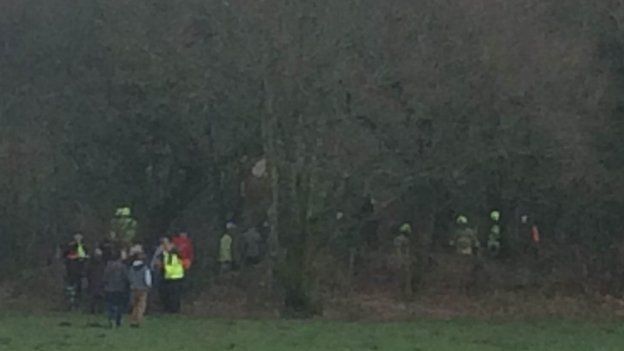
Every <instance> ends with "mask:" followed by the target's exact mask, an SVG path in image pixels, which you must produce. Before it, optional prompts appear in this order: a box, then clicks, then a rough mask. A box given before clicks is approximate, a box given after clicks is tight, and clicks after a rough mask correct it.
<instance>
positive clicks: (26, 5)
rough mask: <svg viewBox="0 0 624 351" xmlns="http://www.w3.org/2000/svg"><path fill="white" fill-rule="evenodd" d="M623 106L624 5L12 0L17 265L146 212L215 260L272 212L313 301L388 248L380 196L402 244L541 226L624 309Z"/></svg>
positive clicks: (1, 36)
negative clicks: (369, 207) (370, 224)
mask: <svg viewBox="0 0 624 351" xmlns="http://www.w3.org/2000/svg"><path fill="white" fill-rule="evenodd" d="M623 94H624V3H622V2H620V1H611V0H605V1H597V2H594V1H581V0H570V1H555V0H539V1H538V0H513V1H495V0H476V1H451V0H418V1H414V0H392V1H378V0H341V1H326V0H306V1H285V0H264V1H242V0H219V1H213V0H150V1H110V0H107V1H103V0H90V1H68V0H4V1H1V2H0V134H1V136H0V162H1V164H2V167H0V238H1V242H2V244H1V245H0V262H1V263H2V264H1V265H0V267H2V269H10V270H15V269H16V268H20V267H31V266H36V265H41V264H43V263H44V262H45V260H46V259H47V258H48V257H49V256H50V252H51V251H53V248H54V245H55V244H56V243H59V242H63V241H64V240H67V239H68V238H69V236H70V235H71V233H72V232H74V231H77V230H81V231H83V232H85V233H86V234H87V235H88V236H90V237H91V238H95V237H97V236H100V235H104V233H106V230H107V229H106V225H107V223H108V221H109V220H110V218H111V216H112V215H113V211H114V209H115V208H116V207H117V206H119V205H123V204H128V205H131V206H132V207H133V209H134V212H135V214H136V217H137V219H138V220H139V223H140V225H139V231H140V236H141V237H142V238H143V239H144V240H153V239H155V238H156V237H158V236H159V235H162V234H164V233H167V232H168V231H171V230H174V229H175V228H177V227H180V226H185V227H187V228H188V229H189V231H190V232H191V233H192V235H193V236H194V238H195V240H196V242H197V243H198V246H199V247H198V251H199V252H200V253H203V257H204V258H203V259H204V260H205V262H206V263H205V264H204V266H205V267H209V266H210V260H211V258H210V257H211V255H212V256H214V250H213V247H214V245H215V243H216V241H217V240H218V237H219V234H220V233H221V232H222V231H223V228H224V223H225V221H226V220H231V219H233V220H235V221H236V222H237V223H240V225H241V226H243V227H244V226H249V225H255V224H257V223H258V222H260V221H264V220H265V219H267V220H268V222H269V223H270V225H271V233H270V235H269V236H270V237H269V247H270V249H269V251H270V254H269V256H270V260H271V268H270V269H271V270H272V271H274V272H275V273H276V277H277V278H276V279H277V281H278V282H279V285H280V286H281V287H283V288H284V291H286V295H285V296H286V301H287V303H288V304H291V305H305V304H306V300H307V299H309V295H310V292H311V291H313V286H314V284H315V282H317V283H318V280H316V279H314V277H315V272H316V271H315V270H317V269H318V268H317V267H318V265H319V264H318V262H321V263H323V262H325V263H326V264H327V265H331V266H332V267H343V268H335V269H347V268H346V267H347V266H348V265H349V264H348V262H347V261H348V260H345V257H348V256H349V254H348V253H349V252H350V251H349V250H350V249H352V248H359V247H362V246H364V245H365V243H364V242H363V241H364V240H363V239H362V236H361V235H356V234H357V233H360V232H362V228H363V224H362V222H364V221H365V218H363V217H362V214H361V212H362V211H361V207H362V204H363V202H364V199H366V198H367V197H369V196H370V197H371V198H373V199H374V200H375V210H374V211H375V214H374V215H375V218H377V219H378V220H379V223H380V225H379V228H378V231H377V233H376V240H378V241H379V245H381V246H383V243H384V242H385V241H386V240H391V238H392V235H393V234H392V233H393V232H396V227H397V226H398V225H399V224H400V223H401V222H403V221H409V222H411V223H412V224H413V226H414V235H415V238H414V240H413V242H414V243H415V246H417V248H416V249H415V251H417V250H420V251H419V252H420V253H421V254H423V255H427V254H428V253H431V252H436V251H437V250H443V247H444V245H445V243H446V242H447V239H446V235H447V234H448V232H449V230H450V226H451V225H452V223H453V218H454V216H455V215H456V214H457V213H460V212H461V213H466V214H467V215H469V216H470V218H471V219H472V220H473V222H475V223H477V224H478V223H479V221H482V220H487V214H488V213H489V211H490V210H491V209H492V208H498V209H500V210H501V212H502V214H503V216H502V218H503V222H504V225H505V228H506V233H508V235H507V238H511V237H512V235H511V233H514V231H515V229H514V228H517V226H518V216H519V215H520V214H525V213H526V214H528V215H529V216H531V218H532V219H533V220H535V221H537V223H539V226H540V229H541V231H542V233H543V237H544V242H545V245H548V248H549V249H548V250H549V253H548V255H549V257H550V259H551V260H552V262H559V263H560V264H562V265H566V264H572V263H574V264H582V270H578V269H576V268H575V270H576V273H577V278H579V279H582V280H585V281H588V282H589V281H596V282H606V284H607V285H608V289H610V290H611V292H612V293H617V292H618V291H619V286H617V284H616V285H613V284H611V282H613V281H616V280H618V279H620V278H621V274H622V272H623V271H624V262H620V261H622V257H624V256H622V253H624V238H623V237H622V225H623V224H624V217H623V214H624V178H623V177H622V175H623V171H624V138H623V137H624V101H623V100H622V96H623ZM263 158H264V159H266V160H267V173H266V176H265V177H264V178H263V179H261V180H258V179H255V178H254V177H253V176H251V168H252V167H253V166H254V164H255V163H256V162H257V161H258V160H260V159H263ZM249 179H251V180H249ZM250 182H255V184H249V183H250ZM241 184H245V186H241ZM250 189H252V190H254V191H255V194H254V193H253V191H251V190H250ZM337 212H342V213H344V218H343V219H341V220H340V221H341V222H338V221H339V220H338V219H337V216H336V213H337ZM265 216H266V218H265ZM337 233H338V234H337ZM354 233H356V234H354ZM389 238H390V239H389ZM416 243H417V244H416ZM366 245H368V246H369V247H370V243H366ZM374 245H377V244H374ZM505 246H506V252H505V257H506V259H507V260H508V261H510V262H523V260H524V259H525V257H524V254H523V251H522V250H520V249H518V248H517V246H516V245H515V244H514V242H513V240H512V239H508V240H507V243H506V245H505ZM553 264H554V263H553ZM420 266H421V267H422V266H424V264H422V265H420ZM575 267H577V266H575ZM332 269H334V268H332ZM321 270H322V268H321ZM416 271H417V272H418V270H416ZM578 272H582V274H578ZM415 274H417V273H415ZM418 281H419V280H418V279H416V280H415V282H418ZM421 283H422V282H421ZM415 284H416V283H415Z"/></svg>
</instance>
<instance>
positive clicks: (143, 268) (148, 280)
mask: <svg viewBox="0 0 624 351" xmlns="http://www.w3.org/2000/svg"><path fill="white" fill-rule="evenodd" d="M128 280H129V282H130V291H131V293H132V312H131V314H130V326H131V327H139V326H140V325H141V323H142V322H143V316H144V315H145V309H146V307H147V295H148V293H149V290H150V288H151V287H152V273H151V271H150V269H149V267H148V266H147V264H146V263H145V254H144V253H142V252H141V253H137V254H135V258H134V260H133V262H132V265H131V267H130V269H129V270H128Z"/></svg>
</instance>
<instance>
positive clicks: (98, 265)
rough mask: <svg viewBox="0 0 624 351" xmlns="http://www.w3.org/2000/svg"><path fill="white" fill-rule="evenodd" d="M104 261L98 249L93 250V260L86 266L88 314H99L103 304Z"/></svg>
mask: <svg viewBox="0 0 624 351" xmlns="http://www.w3.org/2000/svg"><path fill="white" fill-rule="evenodd" d="M105 269H106V261H105V260H104V255H103V252H102V250H101V249H100V248H97V249H95V251H94V255H93V258H92V259H91V260H90V261H89V263H88V264H87V282H88V284H89V285H88V293H89V312H90V313H92V314H96V313H100V311H101V310H102V307H103V303H104V270H105Z"/></svg>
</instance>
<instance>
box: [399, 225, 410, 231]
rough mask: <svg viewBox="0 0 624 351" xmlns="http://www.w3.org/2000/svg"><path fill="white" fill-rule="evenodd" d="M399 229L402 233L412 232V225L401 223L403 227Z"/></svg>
mask: <svg viewBox="0 0 624 351" xmlns="http://www.w3.org/2000/svg"><path fill="white" fill-rule="evenodd" d="M399 231H400V232H401V233H411V232H412V225H411V224H409V223H403V224H402V225H401V227H400V228H399Z"/></svg>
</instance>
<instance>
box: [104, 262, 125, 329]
mask: <svg viewBox="0 0 624 351" xmlns="http://www.w3.org/2000/svg"><path fill="white" fill-rule="evenodd" d="M111 258H112V259H111V261H108V263H107V264H106V269H105V270H104V292H105V295H106V311H107V315H108V322H109V325H110V327H111V328H112V327H114V326H115V327H120V326H121V318H122V314H123V312H124V309H125V307H126V306H127V301H126V291H127V289H128V270H127V268H126V265H125V264H124V263H123V260H122V259H121V255H120V254H119V252H116V251H115V252H113V255H112V257H111Z"/></svg>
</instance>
